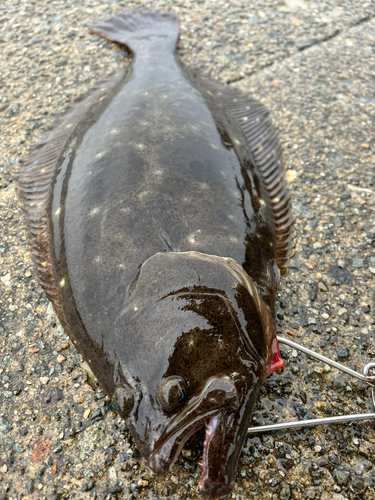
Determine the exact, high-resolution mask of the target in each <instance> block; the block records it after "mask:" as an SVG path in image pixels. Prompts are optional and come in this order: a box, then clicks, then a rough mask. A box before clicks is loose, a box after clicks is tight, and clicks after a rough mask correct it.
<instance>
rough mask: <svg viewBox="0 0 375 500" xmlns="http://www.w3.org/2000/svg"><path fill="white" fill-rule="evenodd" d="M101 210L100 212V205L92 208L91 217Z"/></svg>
mask: <svg viewBox="0 0 375 500" xmlns="http://www.w3.org/2000/svg"><path fill="white" fill-rule="evenodd" d="M99 212H100V207H94V208H93V209H92V210H91V212H90V213H89V215H91V217H92V216H93V215H96V214H98V213H99Z"/></svg>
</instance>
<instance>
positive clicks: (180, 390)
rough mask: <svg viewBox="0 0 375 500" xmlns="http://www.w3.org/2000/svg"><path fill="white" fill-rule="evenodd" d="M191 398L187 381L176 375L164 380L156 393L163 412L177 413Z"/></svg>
mask: <svg viewBox="0 0 375 500" xmlns="http://www.w3.org/2000/svg"><path fill="white" fill-rule="evenodd" d="M188 397H189V391H188V388H187V385H186V382H185V380H184V379H183V378H182V377H179V376H177V375H174V376H172V377H168V378H166V379H164V380H163V381H162V382H161V384H160V385H159V387H158V389H157V391H156V400H157V402H158V403H159V405H160V406H161V407H162V408H163V410H165V411H167V412H173V411H176V410H177V409H178V408H181V406H183V404H184V403H185V402H186V401H187V399H188Z"/></svg>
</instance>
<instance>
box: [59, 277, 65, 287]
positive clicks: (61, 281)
mask: <svg viewBox="0 0 375 500" xmlns="http://www.w3.org/2000/svg"><path fill="white" fill-rule="evenodd" d="M60 286H61V288H62V287H63V286H65V278H63V279H62V280H60Z"/></svg>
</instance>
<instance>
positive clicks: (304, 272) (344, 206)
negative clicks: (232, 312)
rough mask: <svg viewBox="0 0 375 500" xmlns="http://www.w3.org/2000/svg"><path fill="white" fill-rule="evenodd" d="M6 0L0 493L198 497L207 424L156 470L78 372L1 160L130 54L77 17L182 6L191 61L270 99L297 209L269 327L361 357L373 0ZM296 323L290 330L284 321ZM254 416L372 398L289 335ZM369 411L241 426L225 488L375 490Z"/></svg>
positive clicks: (320, 410) (284, 493) (2, 19)
mask: <svg viewBox="0 0 375 500" xmlns="http://www.w3.org/2000/svg"><path fill="white" fill-rule="evenodd" d="M249 4H250V2H248V1H246V2H245V1H244V2H239V1H231V2H222V1H220V0H217V1H215V2H211V1H202V0H195V1H190V0H188V1H180V2H148V1H145V2H132V3H131V2H124V1H120V2H116V3H114V2H111V3H110V2H107V3H105V2H103V1H102V2H97V1H93V2H89V1H88V0H83V1H81V2H79V3H78V2H76V1H75V2H73V1H69V0H64V1H53V2H43V3H42V2H37V1H32V0H27V1H26V0H21V1H18V2H14V1H10V0H6V1H3V2H2V3H1V5H0V49H1V50H0V127H1V135H2V139H1V144H0V148H1V159H0V217H1V225H0V499H8V500H11V499H12V500H14V499H20V498H24V499H26V498H29V499H36V498H38V499H39V498H40V499H44V498H45V499H48V500H56V499H68V498H69V499H71V498H77V499H85V498H97V499H103V500H104V499H105V498H129V499H132V498H139V499H156V498H162V499H164V498H166V497H167V498H170V499H173V500H178V499H184V500H185V499H188V498H190V499H195V498H199V495H198V493H197V480H198V478H199V475H200V470H201V469H200V464H199V461H200V454H201V446H202V435H198V436H196V437H195V438H194V439H193V440H192V441H191V442H189V443H188V444H187V446H186V448H185V450H184V451H183V453H182V456H181V457H180V459H179V461H178V463H177V464H176V466H175V467H174V469H173V471H172V473H170V474H168V475H167V476H166V477H164V478H161V477H158V476H155V475H153V474H152V473H151V472H150V471H149V470H148V469H147V467H146V466H145V463H144V461H143V460H142V459H141V458H140V455H139V453H138V451H137V450H136V449H135V447H134V443H133V441H132V439H131V436H130V434H129V432H128V431H127V429H126V427H125V425H124V423H123V422H121V420H120V419H119V418H118V417H117V416H116V414H115V413H114V412H113V411H112V409H111V407H110V404H109V402H108V401H107V399H106V398H105V397H104V394H103V393H102V391H101V389H100V387H99V386H97V385H96V384H95V382H93V381H90V380H89V379H88V378H87V375H86V372H85V371H84V369H83V367H82V360H81V357H80V355H79V354H78V353H77V352H76V351H75V349H74V347H73V346H71V343H70V341H69V339H68V338H67V337H66V336H65V334H64V332H63V330H62V328H61V326H59V324H58V321H57V318H56V316H55V314H54V312H53V309H52V306H51V305H50V304H49V303H48V301H47V300H46V297H45V294H44V293H43V291H42V290H41V288H40V287H39V286H38V285H37V283H36V280H35V277H34V273H33V269H32V267H31V261H30V257H29V253H28V248H27V245H26V238H25V234H24V230H23V225H22V220H21V213H20V209H19V208H18V205H17V199H16V196H15V190H14V186H13V183H12V179H11V175H10V171H12V170H13V169H16V168H17V167H18V166H19V165H20V164H22V162H23V161H24V159H25V158H26V156H27V151H28V149H29V148H30V147H31V145H32V144H33V142H35V140H36V139H37V138H38V137H40V135H41V134H42V133H43V131H44V130H45V129H47V128H48V127H49V126H50V125H51V124H52V123H53V121H54V119H55V117H56V116H58V115H59V114H60V113H61V112H62V111H63V110H64V109H65V108H66V107H67V106H68V105H69V103H71V101H72V100H73V99H74V98H76V97H78V96H79V95H80V94H82V93H84V92H86V91H87V89H89V88H90V86H92V85H93V84H94V83H95V82H96V81H97V80H99V79H100V78H103V77H105V75H106V74H108V73H109V72H111V71H113V70H115V69H116V68H118V67H121V66H123V65H125V64H128V62H129V57H128V54H127V53H126V52H125V51H124V50H121V48H119V47H117V46H115V45H113V44H108V43H106V42H104V41H103V40H101V39H99V38H98V37H96V36H94V35H92V34H91V33H90V32H89V30H88V29H87V28H86V27H85V23H86V22H89V21H93V20H94V19H97V18H99V17H103V16H107V15H109V14H110V13H111V12H114V11H117V10H120V9H122V8H126V7H130V8H131V7H137V6H138V7H139V6H144V7H153V8H157V7H159V8H171V7H172V6H173V8H175V10H177V11H178V12H179V15H180V20H181V40H180V45H179V51H180V53H181V55H182V58H183V60H184V61H186V62H187V63H189V64H190V65H192V66H194V67H197V68H199V69H201V70H202V71H203V72H206V73H209V74H211V76H213V77H215V78H217V79H218V80H219V81H222V82H224V83H225V82H229V83H230V82H237V83H236V85H238V86H239V87H240V88H241V89H243V90H245V91H247V92H251V93H252V94H253V96H254V97H256V98H257V99H259V100H261V101H263V102H264V103H265V104H266V105H267V106H268V107H269V109H270V110H271V112H272V115H273V117H274V120H275V122H276V123H277V125H278V128H279V131H280V138H281V141H282V143H283V145H284V151H285V158H286V164H287V169H288V172H287V175H288V178H289V180H290V183H291V184H290V185H291V190H292V195H293V204H294V210H295V215H296V219H297V246H296V256H295V259H294V262H293V265H292V267H291V269H290V273H289V274H288V276H287V277H286V278H285V279H283V280H282V282H281V287H280V293H279V303H278V329H279V333H285V332H287V333H288V334H289V336H290V337H292V338H294V340H296V341H297V342H299V343H301V344H303V345H305V346H307V347H313V348H314V349H316V350H318V351H319V352H322V353H324V354H326V355H328V356H330V357H331V358H333V359H335V360H339V361H340V362H342V363H345V364H347V365H348V366H350V367H352V368H355V369H358V370H361V369H362V367H363V366H364V365H365V364H366V363H368V362H371V361H373V362H374V361H375V345H374V340H373V337H374V332H375V320H374V316H373V311H374V307H375V304H374V296H375V215H374V203H375V169H374V163H375V162H374V156H375V155H374V149H375V139H374V118H375V98H374V96H375V22H374V21H373V20H372V18H373V16H374V13H375V4H374V2H373V1H372V2H370V1H356V2H352V1H349V0H344V1H339V0H331V1H328V0H322V1H319V2H317V1H316V2H310V1H307V0H285V1H266V0H262V1H253V2H251V8H250V7H249ZM293 336H295V337H293ZM283 351H284V352H283V355H284V358H285V361H286V366H285V368H284V370H283V371H282V372H279V373H276V374H273V375H272V376H271V377H269V379H268V381H267V384H266V386H265V387H264V388H263V389H262V394H261V398H260V400H259V402H258V404H257V407H256V412H255V414H254V424H261V423H272V422H277V421H282V420H287V419H293V420H296V419H297V420H298V419H304V418H309V417H318V416H329V415H333V414H344V413H347V412H356V413H360V412H364V411H366V409H373V408H372V406H371V397H370V392H369V390H368V389H367V388H366V387H365V386H364V385H363V384H362V383H360V382H357V381H355V380H354V379H350V377H348V376H346V375H343V374H341V373H339V372H338V371H336V370H333V369H332V370H330V369H329V368H328V367H327V366H324V365H321V364H317V363H314V362H310V361H309V360H308V359H307V358H306V357H305V356H304V355H302V354H300V353H297V351H293V350H289V349H287V348H284V349H283ZM374 457H375V426H374V424H373V423H371V422H364V423H353V424H350V425H349V424H347V425H340V426H333V425H332V426H327V427H324V428H312V429H306V430H289V431H279V432H278V433H272V434H271V433H269V434H263V435H252V436H250V437H249V439H248V441H247V443H246V445H245V448H244V451H243V454H242V457H241V459H240V463H239V466H238V477H237V486H236V488H235V490H234V493H233V495H232V496H233V498H236V499H240V498H242V499H252V498H255V497H259V496H261V498H264V499H274V500H276V499H281V500H287V499H301V500H302V499H303V500H304V499H315V498H316V499H321V500H329V499H334V500H345V499H348V498H350V499H366V500H367V499H369V500H372V499H375V467H374V466H375V458H374Z"/></svg>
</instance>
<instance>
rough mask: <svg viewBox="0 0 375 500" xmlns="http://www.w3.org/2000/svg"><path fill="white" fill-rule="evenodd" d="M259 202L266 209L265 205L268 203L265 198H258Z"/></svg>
mask: <svg viewBox="0 0 375 500" xmlns="http://www.w3.org/2000/svg"><path fill="white" fill-rule="evenodd" d="M258 201H259V204H260V205H261V206H262V207H264V205H265V204H266V202H265V201H264V200H263V198H258Z"/></svg>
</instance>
